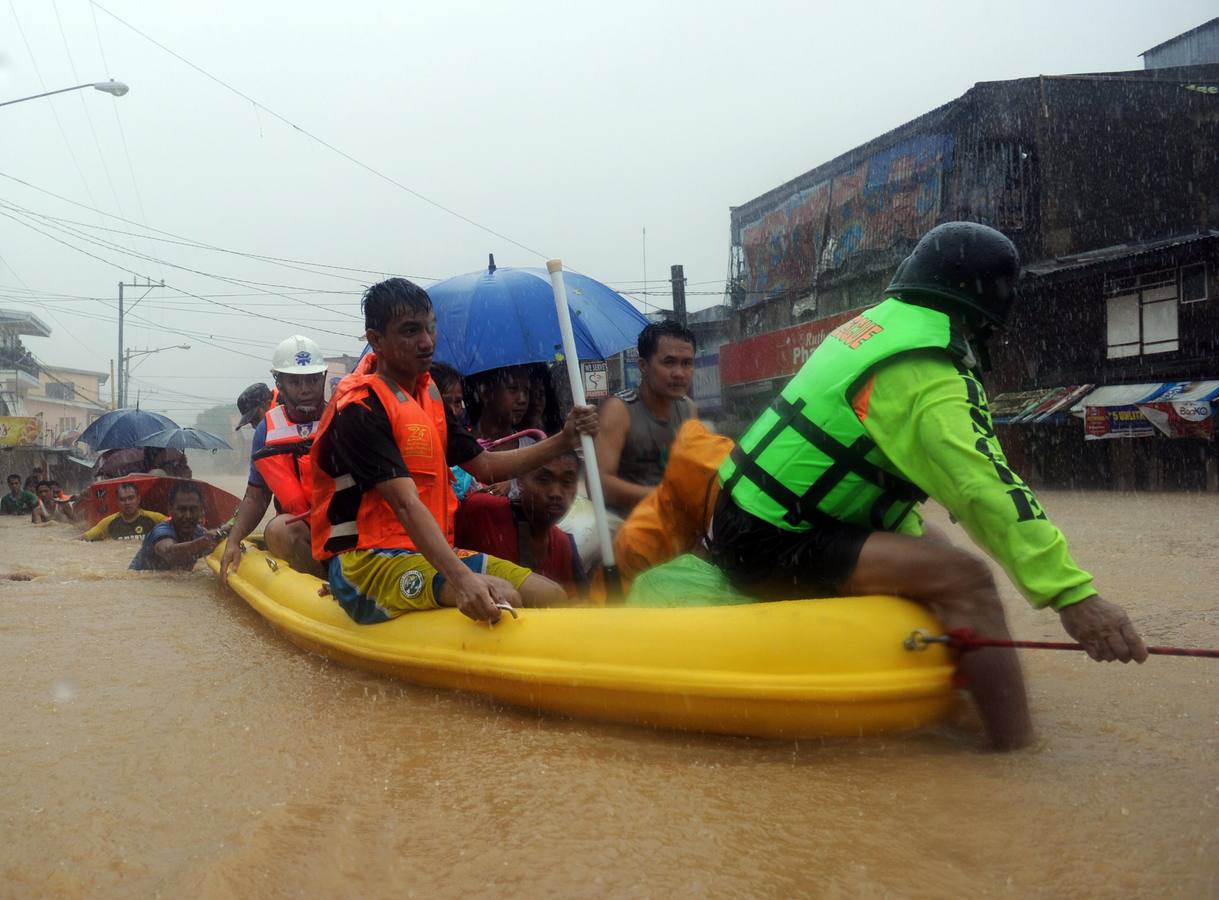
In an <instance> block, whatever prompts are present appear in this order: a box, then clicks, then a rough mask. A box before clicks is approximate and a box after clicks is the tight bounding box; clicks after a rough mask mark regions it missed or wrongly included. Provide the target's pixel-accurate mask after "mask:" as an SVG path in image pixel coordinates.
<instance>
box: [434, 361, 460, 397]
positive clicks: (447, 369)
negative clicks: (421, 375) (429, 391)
mask: <svg viewBox="0 0 1219 900" xmlns="http://www.w3.org/2000/svg"><path fill="white" fill-rule="evenodd" d="M428 372H429V373H430V374H431V376H432V381H434V382H435V383H436V389H437V390H438V391H441V392H442V393H443V392H444V391H447V390H448V389H449V388H450V387H452V386H453V385H454V384H460V385H462V389H463V390H464V389H465V384H464V381H463V379H462V377H461V373H460V372H458V371H457V370H456V369H454V368H453V367H452V366H450V365H449V364H448V363H442V362H436V363H432V367H431V368H430V369H428Z"/></svg>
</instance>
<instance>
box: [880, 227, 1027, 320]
mask: <svg viewBox="0 0 1219 900" xmlns="http://www.w3.org/2000/svg"><path fill="white" fill-rule="evenodd" d="M1019 278H1020V254H1019V253H1017V252H1016V247H1015V245H1014V244H1013V243H1012V242H1011V241H1010V240H1009V239H1008V238H1007V236H1006V235H1004V234H1003V233H1001V232H998V231H995V229H993V228H988V227H987V226H985V225H979V224H978V223H976V222H945V223H944V224H943V225H937V226H936V227H935V228H932V229H931V230H930V231H928V232H927V233H926V234H925V235H923V237H922V239H921V240H920V241H919V242H918V244H916V245H915V247H914V252H913V253H911V254H910V255H909V256H907V257H906V258H905V259H904V260H902V263H901V265H899V266H898V267H897V271H896V272H895V273H894V274H893V280H892V281H891V282H890V283H889V288H888V293H889V294H890V295H892V296H894V297H897V298H898V299H899V300H904V301H905V302H907V303H914V304H918V305H920V306H931V307H933V308H935V309H941V310H943V311H944V312H950V313H951V312H957V313H960V314H961V315H962V316H964V317H965V320H966V321H967V322H969V323H970V324H972V325H982V324H985V323H990V324H993V325H997V326H1000V327H1002V326H1003V325H1004V324H1005V323H1006V322H1007V319H1008V316H1009V315H1010V314H1011V311H1012V304H1013V302H1014V301H1015V299H1016V282H1017V281H1018V280H1019Z"/></svg>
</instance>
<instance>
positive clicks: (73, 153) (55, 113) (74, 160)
mask: <svg viewBox="0 0 1219 900" xmlns="http://www.w3.org/2000/svg"><path fill="white" fill-rule="evenodd" d="M8 8H9V10H10V11H11V12H12V13H13V21H14V22H15V23H16V24H17V32H18V33H19V34H20V35H21V42H22V43H23V44H25V52H26V53H28V54H29V56H30V63H31V64H32V65H33V67H34V74H35V75H36V76H37V77H38V83H39V84H40V85H42V89H43V91H46V89H47V83H46V81H44V80H43V78H42V70H41V69H40V68H39V67H38V59H37V58H36V57H35V56H34V48H33V47H31V46H30V41H29V38H27V37H26V36H25V29H24V28H23V27H22V26H21V17H20V16H18V15H17V7H16V6H14V5H13V0H8ZM48 103H49V104H50V107H51V115H53V116H54V117H55V125H56V126H57V127H58V128H59V134H60V137H62V138H63V143H64V146H65V147H66V148H67V149H68V155H69V156H70V157H72V165H73V166H75V167H76V174H77V175H79V176H80V183H81V184H83V185H84V186H85V194H86V195H88V197H89V202H90V203H92V204H93V205H94V206H96V205H97V201H96V200H94V199H93V191H92V190H90V189H89V182H88V180H86V178H85V171H84V169H82V168H81V167H80V160H78V159H77V158H76V151H75V150H73V149H72V142H71V141H69V140H68V132H66V131H65V130H64V127H63V122H62V121H61V120H60V118H59V110H57V109H56V108H55V103H54V101H48Z"/></svg>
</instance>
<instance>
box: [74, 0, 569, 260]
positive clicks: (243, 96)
mask: <svg viewBox="0 0 1219 900" xmlns="http://www.w3.org/2000/svg"><path fill="white" fill-rule="evenodd" d="M89 2H90V3H91V4H92V5H93V6H95V7H97V8H98V9H100V10H101V11H102V12H104V13H105V14H106V15H108V16H110V17H111V18H112V19H114V20H115V21H117V22H119V23H120V24H121V25H124V26H125V27H127V28H129V29H130V30H131V31H133V32H135V33H136V34H138V35H139V36H140V37H142V38H144V40H146V41H149V42H150V43H152V44H155V45H156V46H157V47H160V48H161V49H162V50H164V51H165V52H166V53H168V54H169V55H170V56H172V57H174V58H175V59H177V60H178V61H179V62H182V63H185V64H186V65H188V66H190V67H191V68H192V69H194V70H195V71H196V72H198V73H199V74H201V75H203V76H205V77H207V78H209V79H211V80H212V81H214V82H216V84H218V85H220V86H221V87H223V88H225V89H226V90H229V91H232V92H233V93H234V94H236V95H237V96H238V97H240V98H241V99H243V100H245V101H247V102H249V103H252V104H253V105H254V107H255V108H256V109H261V110H263V111H264V112H266V113H268V114H269V115H271V116H274V117H275V118H276V119H278V120H279V121H281V122H283V123H284V124H285V125H287V126H288V127H290V128H292V129H293V130H295V131H299V132H300V133H301V134H303V135H304V136H305V137H307V138H309V139H310V140H313V141H316V142H317V143H319V144H321V145H322V146H323V147H325V148H326V149H327V150H330V151H331V152H332V153H337V154H338V155H339V156H341V157H343V158H344V159H345V160H347V161H348V162H350V163H354V164H355V165H357V166H359V167H360V168H361V169H364V170H365V171H366V172H369V173H371V174H373V175H375V176H377V177H378V178H380V179H382V180H383V181H386V182H388V183H389V184H392V185H393V186H394V187H396V188H399V189H400V190H403V191H405V192H406V193H408V194H410V195H411V196H412V197H415V198H416V199H419V200H422V201H423V202H424V203H427V204H429V205H431V206H434V207H435V208H436V209H439V210H441V211H442V212H446V213H448V214H449V215H451V216H453V217H454V218H457V219H460V220H461V221H463V222H465V223H466V224H468V225H473V226H474V227H475V228H477V229H479V230H480V231H485V232H486V233H487V234H490V235H492V236H493V237H497V238H499V239H500V240H502V241H507V242H508V243H510V244H512V245H513V246H514V247H520V248H521V249H522V250H524V251H526V252H528V253H532V254H533V255H534V256H537V257H540V258H541V259H547V258H548V257H547V255H546V254H545V253H542V252H541V251H539V250H534V249H533V248H532V247H529V246H527V245H525V244H522V243H521V242H520V241H516V240H513V239H512V238H510V237H508V236H507V235H506V234H503V233H501V232H498V231H496V230H495V229H493V228H490V227H488V226H486V225H483V224H482V223H481V222H476V221H475V220H474V219H471V218H470V217H469V216H464V215H462V214H461V213H459V212H457V211H456V210H454V209H451V208H449V207H447V206H445V205H444V204H442V203H438V202H437V201H435V200H433V199H432V198H430V197H428V196H426V195H424V194H421V193H420V192H419V191H416V190H415V189H414V188H411V187H408V186H407V185H405V184H403V183H402V182H400V181H398V180H396V179H394V178H391V177H390V176H389V175H386V174H385V173H384V172H381V171H379V170H377V169H374V168H373V167H372V166H370V165H368V164H367V163H364V162H361V161H360V160H358V159H356V158H355V157H354V156H352V155H351V154H350V153H347V152H346V151H344V150H340V149H339V148H338V147H336V146H334V145H333V144H331V143H329V142H327V141H324V140H322V138H320V137H318V136H317V135H316V134H314V133H313V132H311V131H309V130H307V129H305V128H303V127H301V126H300V125H297V124H296V123H295V122H293V121H291V120H290V119H288V118H286V117H285V116H281V115H280V114H279V113H277V112H276V111H275V110H273V109H271V108H270V107H269V106H267V105H265V104H263V103H259V102H258V101H257V100H255V99H254V98H253V97H251V96H250V95H249V94H246V93H244V92H242V91H240V90H238V89H237V88H235V87H233V86H232V85H231V84H229V83H227V82H225V81H223V80H221V79H220V78H218V77H217V76H215V75H213V74H212V73H210V72H208V71H207V70H205V69H203V68H202V67H200V66H197V65H195V64H194V63H193V62H191V61H190V60H189V59H187V58H186V57H184V56H182V55H181V54H180V53H176V52H175V51H173V50H171V49H169V48H168V47H166V46H165V45H164V44H162V43H161V42H160V41H158V40H156V39H155V38H153V37H152V36H150V35H148V34H145V33H144V32H143V31H140V29H138V28H136V27H135V26H134V25H132V24H131V23H130V22H128V21H126V20H125V19H123V18H120V17H119V16H117V15H115V14H114V13H112V12H110V10H108V9H106V7H104V6H102V5H101V4H100V3H98V2H96V0H89Z"/></svg>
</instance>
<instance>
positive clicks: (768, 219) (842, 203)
mask: <svg viewBox="0 0 1219 900" xmlns="http://www.w3.org/2000/svg"><path fill="white" fill-rule="evenodd" d="M1217 185H1219V65H1204V66H1193V67H1185V68H1155V69H1147V70H1138V71H1132V72H1115V73H1102V74H1085V75H1066V76H1038V77H1035V78H1022V79H1016V80H1012V81H1003V82H986V83H980V84H977V85H975V86H974V87H973V88H972V89H971V90H970V91H968V92H966V93H965V94H964V95H962V96H961V97H958V98H957V99H955V100H953V101H951V102H949V103H947V104H945V105H944V106H941V107H939V108H938V109H935V110H932V111H931V112H928V113H926V114H924V115H922V116H920V117H918V118H917V119H914V120H913V121H911V122H908V123H906V124H905V125H902V126H900V127H899V128H896V129H894V130H893V131H891V132H889V133H887V134H884V135H881V136H880V137H878V138H875V139H874V140H872V141H869V142H868V143H866V144H864V145H862V146H860V147H857V148H855V149H853V150H851V151H849V152H847V153H845V154H843V155H842V156H839V157H838V158H836V159H833V160H830V161H829V162H826V163H824V164H822V165H820V166H818V167H816V168H814V169H812V170H810V171H809V172H807V173H805V174H804V175H801V176H799V177H798V178H795V179H793V180H792V181H790V182H787V183H786V184H783V185H781V186H779V187H777V188H775V189H773V190H771V191H768V192H767V193H766V194H764V195H762V196H761V197H758V198H755V199H754V200H751V201H750V202H749V203H747V204H744V205H743V206H740V207H736V208H734V209H733V210H732V215H731V223H732V252H733V261H734V270H735V271H734V277H733V279H732V283H731V285H730V288H731V295H732V299H733V317H734V320H735V321H734V334H735V336H736V338H737V339H736V340H735V341H733V342H732V343H731V344H728V345H727V346H725V347H723V348H721V351H720V359H721V380H722V382H723V385H724V396H725V401H726V405H727V407H728V408H729V410H730V412H732V413H735V414H736V417H737V418H739V419H741V420H748V419H751V418H752V416H753V415H754V414H756V412H757V411H758V410H759V409H760V408H761V407H762V406H764V405H765V404H766V403H768V402H769V401H770V399H771V398H772V397H773V396H774V394H775V393H776V392H777V391H778V390H779V389H780V388H781V386H782V385H783V384H784V383H785V382H786V379H787V378H788V377H789V376H790V375H791V374H792V373H794V372H795V371H796V369H798V368H799V366H800V365H801V364H802V363H803V361H804V360H805V359H806V358H807V356H808V354H809V353H811V352H812V350H813V349H815V348H816V346H817V345H818V344H819V343H820V342H821V340H822V339H823V338H824V337H825V335H826V334H828V333H829V331H831V330H832V329H833V328H834V327H836V325H837V324H839V323H841V322H842V321H845V320H846V319H848V318H850V317H852V316H853V315H854V314H856V313H857V312H858V311H860V310H861V309H863V308H865V307H867V306H870V305H872V304H874V303H876V302H878V301H879V300H880V299H881V298H882V297H883V292H884V287H885V285H886V284H887V283H888V281H889V278H890V277H891V275H892V273H893V271H894V269H895V268H896V267H897V264H898V263H899V262H900V261H901V260H902V259H903V258H904V257H905V256H906V255H907V254H908V253H909V252H910V250H911V249H912V247H913V246H914V243H915V242H916V241H917V239H918V238H919V237H920V236H921V235H922V234H924V233H925V232H926V231H928V230H929V229H930V228H932V227H933V226H935V225H937V224H939V223H941V222H945V221H951V220H957V219H964V220H971V221H976V222H982V223H985V224H987V225H991V226H993V227H995V228H998V229H999V230H1001V231H1003V232H1004V233H1006V234H1007V235H1009V236H1010V237H1011V238H1012V239H1013V240H1014V241H1015V243H1016V245H1017V247H1018V248H1019V250H1020V254H1021V259H1022V260H1023V261H1024V263H1025V282H1024V286H1023V291H1024V293H1025V302H1024V303H1023V304H1022V305H1021V307H1020V309H1019V312H1018V314H1017V316H1016V319H1015V321H1014V322H1013V323H1012V328H1011V330H1010V334H1009V336H1008V337H1007V340H1006V343H1005V344H1003V345H1002V346H1000V347H997V348H996V354H995V369H994V371H993V372H992V373H990V376H989V379H988V387H989V389H990V392H991V396H992V398H996V401H997V405H996V412H997V413H998V411H999V409H1000V407H1002V409H1003V410H1004V411H1005V413H1008V412H1010V415H1009V414H1004V415H1002V416H1001V417H1000V418H1001V420H1002V421H1008V422H1010V423H1011V424H1010V425H1009V426H1008V427H1007V428H1008V432H1009V433H1006V434H1005V435H1004V441H1005V446H1006V447H1008V448H1009V451H1011V452H1012V455H1013V456H1014V457H1016V458H1017V462H1018V463H1019V462H1020V460H1021V459H1023V460H1024V461H1025V462H1029V463H1031V464H1030V465H1025V466H1024V468H1025V469H1026V470H1030V469H1031V470H1032V473H1033V476H1034V480H1036V477H1037V476H1038V475H1044V477H1045V479H1046V480H1051V481H1054V482H1055V483H1062V482H1065V483H1077V484H1091V483H1096V484H1102V483H1103V484H1127V485H1130V486H1140V485H1141V486H1157V485H1163V486H1201V484H1202V482H1203V481H1204V480H1205V479H1206V477H1207V476H1206V473H1208V472H1209V473H1210V479H1211V482H1212V483H1213V482H1214V472H1215V449H1214V448H1215V443H1214V441H1211V440H1207V439H1205V438H1198V437H1196V436H1194V435H1193V433H1192V431H1191V429H1189V428H1182V429H1180V431H1181V434H1180V435H1178V438H1179V439H1178V440H1175V441H1170V440H1167V438H1166V437H1163V439H1153V440H1145V441H1132V442H1127V441H1111V440H1103V439H1101V440H1089V441H1086V442H1085V440H1084V438H1085V431H1084V420H1083V418H1082V416H1083V413H1084V410H1085V408H1086V407H1087V406H1090V405H1092V406H1095V405H1097V404H1089V403H1085V402H1081V401H1086V400H1087V399H1088V397H1089V395H1090V394H1091V391H1092V389H1095V388H1099V387H1105V386H1114V385H1124V386H1127V387H1129V388H1131V390H1128V391H1126V392H1125V394H1121V395H1120V396H1119V395H1118V394H1114V393H1110V394H1108V395H1101V396H1102V397H1109V398H1110V399H1111V400H1116V399H1122V400H1123V401H1128V400H1129V397H1128V396H1127V395H1130V396H1134V395H1135V394H1138V397H1139V399H1141V400H1143V401H1147V398H1148V397H1155V398H1160V397H1163V398H1165V399H1164V400H1163V401H1162V402H1165V403H1168V402H1171V401H1172V399H1173V398H1175V397H1183V398H1185V400H1184V401H1182V402H1190V403H1194V402H1195V401H1199V400H1204V401H1205V402H1206V403H1207V404H1209V400H1205V397H1206V396H1207V395H1208V394H1209V390H1210V389H1209V388H1207V387H1206V386H1205V385H1201V384H1194V383H1195V382H1205V381H1207V380H1209V379H1219V298H1217V296H1216V294H1217V291H1219V281H1217V277H1219V276H1217V269H1219V230H1216V229H1219V188H1217V187H1216V186H1217ZM1085 386H1087V387H1088V389H1087V390H1084V388H1085ZM1133 386H1141V387H1143V388H1147V390H1144V391H1142V392H1139V391H1138V390H1135V388H1134V387H1133ZM1157 386H1158V387H1157ZM1215 387H1216V389H1219V383H1217V384H1216V385H1215ZM1076 391H1078V394H1077V395H1076V396H1072V395H1073V394H1074V393H1075V392H1076ZM1004 392H1008V393H1009V394H1011V395H1013V396H1014V397H1015V399H1014V400H1013V399H1012V397H1009V398H1007V399H1006V400H1005V401H1004V402H1005V403H1006V404H1007V406H1003V404H1000V403H998V400H999V395H1000V394H1003V393H1004ZM1195 394H1197V395H1198V396H1197V397H1195V396H1194V395H1195ZM1055 398H1057V401H1058V402H1059V406H1060V408H1055V409H1053V410H1051V411H1050V412H1049V414H1047V415H1042V414H1041V413H1038V415H1036V416H1032V417H1029V416H1027V415H1026V414H1027V413H1028V412H1029V411H1030V410H1033V409H1038V408H1040V407H1041V406H1042V405H1043V404H1048V406H1049V407H1053V406H1054V405H1055V403H1054V402H1053V401H1054V400H1055ZM1094 399H1095V398H1094ZM1068 401H1069V402H1068ZM1156 402H1161V401H1159V400H1158V399H1157V400H1156ZM1012 404H1015V407H1014V408H1012V409H1010V410H1009V409H1008V407H1010V406H1012ZM1110 405H1111V403H1110V400H1106V401H1105V403H1104V404H1100V408H1101V409H1102V412H1101V413H1097V417H1101V416H1103V415H1105V413H1104V412H1103V410H1104V409H1106V408H1109V407H1110ZM1144 405H1148V404H1147V403H1146V402H1144ZM1076 406H1078V407H1079V410H1078V414H1079V416H1078V417H1076V416H1071V415H1070V411H1071V409H1072V408H1073V407H1076ZM1112 406H1113V407H1114V408H1116V407H1117V406H1122V407H1125V406H1131V403H1129V402H1123V403H1121V404H1117V403H1116V402H1114V403H1113V404H1112ZM1134 406H1135V407H1137V404H1134ZM1148 408H1149V409H1151V406H1149V407H1148ZM1207 408H1208V409H1211V407H1209V406H1208V407H1207ZM1200 409H1201V407H1200V406H1193V407H1191V410H1192V413H1193V414H1196V413H1198V412H1199V410H1200ZM1153 411H1154V410H1153ZM1042 412H1045V410H1042ZM1161 412H1162V410H1161ZM1135 414H1136V415H1139V414H1140V413H1138V412H1137V411H1136V413H1135ZM1123 415H1124V413H1123ZM1205 419H1206V427H1205V428H1202V429H1200V430H1199V429H1194V430H1195V431H1199V433H1201V432H1202V431H1209V432H1213V416H1211V415H1209V414H1208V415H1207V416H1206V417H1205ZM1115 421H1116V420H1115ZM1097 423H1099V418H1097ZM1144 424H1147V423H1144ZM1055 429H1058V430H1059V431H1061V434H1060V435H1059V437H1058V438H1057V439H1056V440H1057V444H1055V445H1054V448H1053V449H1054V452H1053V453H1052V454H1048V455H1049V456H1053V457H1054V459H1056V460H1061V461H1062V463H1061V465H1059V466H1058V467H1057V468H1056V469H1054V467H1050V466H1042V467H1040V468H1039V467H1038V465H1037V464H1034V463H1035V461H1036V460H1038V459H1042V458H1045V457H1046V456H1047V454H1046V453H1045V452H1044V451H1045V450H1046V444H1045V441H1046V440H1048V439H1049V438H1048V437H1047V435H1048V434H1049V433H1050V432H1052V431H1053V430H1055ZM1096 430H1099V424H1098V426H1097V429H1096ZM1148 433H1149V432H1147V431H1146V429H1145V428H1141V429H1140V435H1146V434H1148ZM1150 434H1151V435H1152V436H1153V437H1155V436H1160V435H1163V434H1164V432H1162V431H1157V430H1156V429H1155V428H1152V429H1151V432H1150ZM1088 436H1089V437H1094V438H1105V437H1110V436H1116V435H1114V434H1112V433H1106V434H1104V435H1101V434H1091V433H1089V435H1088ZM1068 443H1069V444H1070V447H1069V448H1068V447H1067V444H1068ZM1085 443H1086V444H1087V445H1088V446H1087V447H1085V446H1084V445H1085ZM1118 445H1120V446H1118ZM1178 457H1180V458H1179V459H1178ZM1166 460H1167V462H1166ZM1175 463H1180V464H1179V465H1177V464H1175ZM1051 469H1054V470H1053V471H1051ZM1169 469H1171V470H1172V472H1169V471H1168V470H1169ZM1157 472H1158V473H1159V474H1156V473H1157ZM1169 482H1172V484H1170V483H1169Z"/></svg>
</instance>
